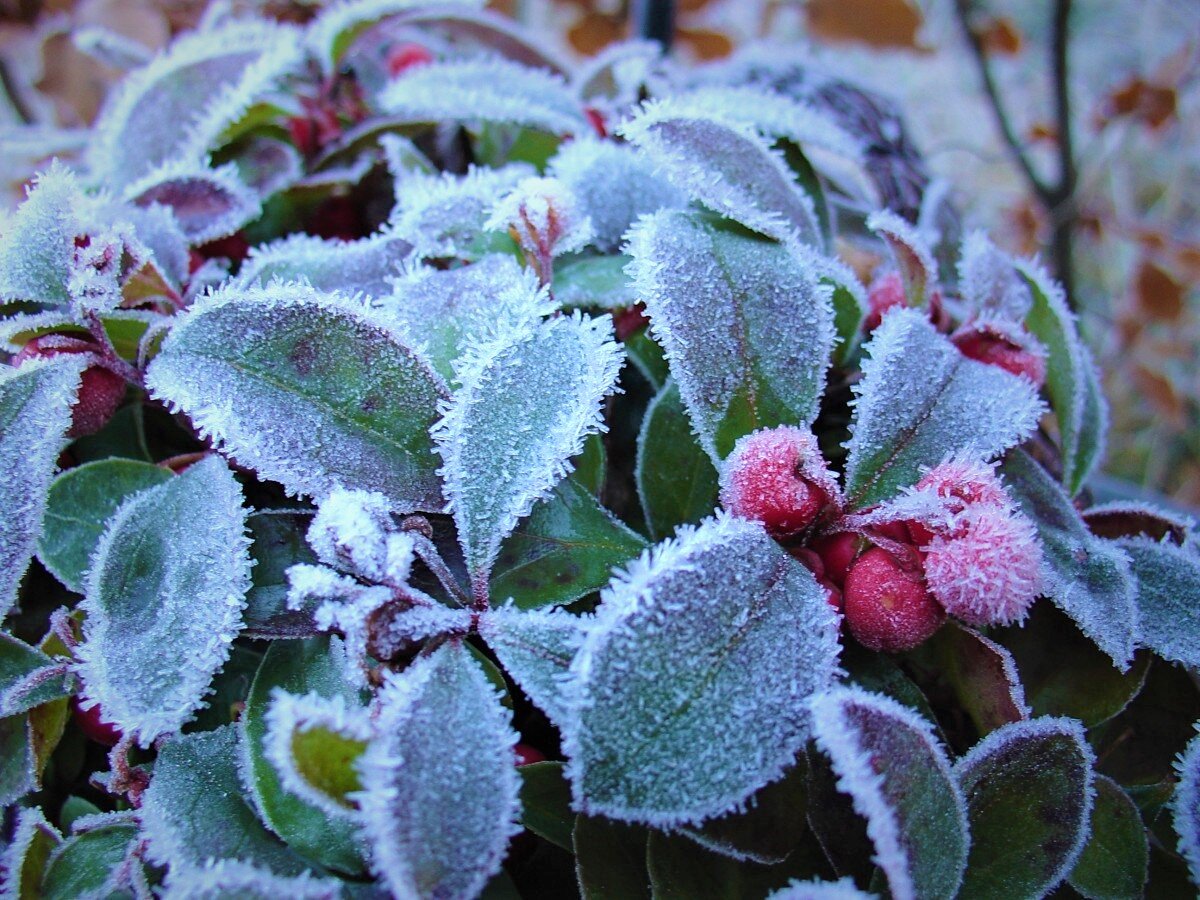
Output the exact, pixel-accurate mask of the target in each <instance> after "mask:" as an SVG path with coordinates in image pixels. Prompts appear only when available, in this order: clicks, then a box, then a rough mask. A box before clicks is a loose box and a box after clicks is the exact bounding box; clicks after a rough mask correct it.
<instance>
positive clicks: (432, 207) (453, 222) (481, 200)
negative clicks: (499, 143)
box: [390, 67, 532, 258]
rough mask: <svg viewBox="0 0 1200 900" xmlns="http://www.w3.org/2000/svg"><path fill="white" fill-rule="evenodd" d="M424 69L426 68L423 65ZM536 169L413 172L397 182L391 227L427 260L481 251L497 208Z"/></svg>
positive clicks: (525, 167)
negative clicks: (479, 248) (483, 239)
mask: <svg viewBox="0 0 1200 900" xmlns="http://www.w3.org/2000/svg"><path fill="white" fill-rule="evenodd" d="M423 68H424V67H423ZM531 172H532V169H531V167H529V166H526V165H524V164H523V163H522V164H513V165H509V166H504V167H502V168H499V169H478V168H471V169H470V170H469V171H468V172H467V174H466V175H464V176H458V175H453V174H450V173H442V174H437V175H424V174H421V173H417V172H414V173H411V174H409V175H407V176H405V177H404V178H403V179H401V180H400V181H399V182H398V183H397V184H396V197H397V201H396V208H395V210H393V212H392V217H391V220H390V225H391V228H392V230H393V232H394V233H395V234H396V236H397V237H399V238H401V239H403V240H405V241H407V242H408V243H410V244H412V247H413V254H414V255H415V256H417V257H422V258H443V257H454V256H458V257H470V256H477V255H481V253H479V252H477V249H476V248H477V247H479V246H480V244H481V243H482V242H481V236H482V235H483V233H484V230H485V226H484V223H485V222H486V221H487V219H488V217H489V216H490V215H491V211H492V207H493V206H494V205H495V204H496V201H497V200H499V199H500V198H501V197H502V196H503V195H504V194H505V193H506V192H508V191H509V190H511V189H512V188H513V187H514V186H515V185H516V184H517V183H518V182H519V181H521V179H523V178H526V177H528V176H529V175H530V174H531Z"/></svg>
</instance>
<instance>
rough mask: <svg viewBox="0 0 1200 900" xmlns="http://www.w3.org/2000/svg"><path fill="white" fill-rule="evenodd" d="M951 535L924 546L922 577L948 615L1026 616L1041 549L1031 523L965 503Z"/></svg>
mask: <svg viewBox="0 0 1200 900" xmlns="http://www.w3.org/2000/svg"><path fill="white" fill-rule="evenodd" d="M958 524H959V527H958V528H957V529H955V532H954V533H953V534H951V535H936V536H935V537H934V538H933V540H932V541H931V542H930V543H929V545H928V546H927V547H926V548H925V549H926V552H925V580H926V582H927V583H928V585H929V590H930V591H931V592H932V594H933V596H934V597H935V598H936V599H937V601H938V603H940V604H941V605H942V606H943V607H944V608H945V610H946V612H948V613H950V615H952V616H955V617H956V618H958V619H961V620H962V621H964V622H966V623H967V624H968V625H1007V624H1011V623H1013V622H1019V621H1021V620H1023V619H1024V618H1025V614H1026V613H1027V612H1028V611H1029V607H1030V606H1031V605H1032V604H1033V601H1034V600H1035V599H1037V596H1038V594H1039V593H1040V592H1041V589H1042V578H1041V570H1042V551H1041V547H1040V546H1039V545H1038V540H1037V532H1036V530H1035V529H1034V526H1033V523H1032V522H1030V521H1029V519H1027V518H1026V517H1025V516H1024V515H1022V514H1020V513H1017V512H1014V511H1013V510H1011V509H1009V508H1006V507H1002V506H994V505H989V504H983V505H977V506H972V507H969V508H968V509H967V510H966V511H965V512H963V513H962V514H961V515H960V516H959V517H958Z"/></svg>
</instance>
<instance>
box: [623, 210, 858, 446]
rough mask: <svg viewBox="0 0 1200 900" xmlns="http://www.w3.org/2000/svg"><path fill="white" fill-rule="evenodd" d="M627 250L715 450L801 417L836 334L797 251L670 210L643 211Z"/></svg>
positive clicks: (825, 294) (807, 412)
mask: <svg viewBox="0 0 1200 900" xmlns="http://www.w3.org/2000/svg"><path fill="white" fill-rule="evenodd" d="M628 250H629V254H630V255H631V256H632V257H633V262H632V263H631V264H630V273H631V275H632V280H633V285H634V291H635V293H636V294H637V296H638V297H639V298H640V299H641V300H642V301H643V302H644V303H645V304H646V309H647V311H648V312H649V313H650V318H651V323H652V324H651V329H652V331H653V333H654V335H655V337H656V339H657V340H658V341H659V342H660V343H661V344H662V345H663V348H664V350H665V351H666V355H667V359H668V360H670V364H671V373H672V375H673V376H674V378H675V381H676V383H677V384H678V385H679V393H680V395H681V396H682V398H683V401H684V403H685V404H686V406H687V409H688V412H689V413H690V414H691V418H692V424H693V426H694V427H695V429H696V432H697V434H698V435H699V437H700V440H701V443H702V444H703V446H704V449H705V450H707V451H708V453H709V455H710V456H711V457H712V458H713V460H714V461H719V460H721V459H723V458H724V457H726V456H727V455H729V452H730V451H731V450H732V449H733V445H734V444H735V443H736V441H737V439H738V438H740V437H742V436H743V435H746V434H749V433H750V432H752V431H755V430H756V429H759V428H766V427H770V426H774V425H784V424H787V425H809V424H811V423H812V421H813V420H814V419H815V418H816V415H817V411H818V407H819V405H820V398H821V393H822V391H823V389H824V386H825V373H826V370H827V369H828V368H829V362H830V354H831V352H832V350H833V345H834V340H835V334H834V315H833V307H832V305H831V303H830V299H829V291H828V290H827V289H824V288H821V287H819V286H818V284H817V281H816V279H815V278H814V275H815V273H814V272H812V271H811V270H810V268H809V267H808V266H806V265H805V260H804V257H802V256H801V255H799V254H797V253H796V252H794V251H793V250H792V249H791V248H790V247H789V246H787V245H783V244H777V243H774V242H772V241H768V240H764V239H763V238H760V237H757V236H754V235H750V234H746V233H744V232H740V231H736V230H733V229H730V228H726V227H723V226H722V225H720V224H719V223H717V222H715V221H714V220H712V219H711V218H709V217H706V216H702V215H700V214H697V213H694V212H684V211H669V210H664V211H661V212H658V213H655V214H654V215H652V216H648V217H644V218H643V219H642V220H641V221H640V222H639V223H638V225H637V226H636V227H635V228H634V229H633V231H632V232H631V233H630V237H629V247H628ZM784 323H786V327H784Z"/></svg>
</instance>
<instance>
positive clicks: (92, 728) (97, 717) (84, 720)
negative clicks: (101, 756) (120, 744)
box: [71, 697, 122, 747]
mask: <svg viewBox="0 0 1200 900" xmlns="http://www.w3.org/2000/svg"><path fill="white" fill-rule="evenodd" d="M71 717H72V718H73V719H74V720H75V724H76V725H78V726H79V730H80V731H82V732H83V733H84V736H85V737H87V739H88V740H89V741H95V742H96V743H97V744H103V745H104V746H105V747H115V746H116V744H117V741H119V740H121V737H122V734H121V729H120V728H118V727H117V726H116V725H114V724H112V723H111V722H109V721H108V720H106V719H105V718H104V713H103V712H101V710H100V706H99V705H98V704H97V705H96V706H93V707H92V708H91V709H81V708H80V706H79V698H78V697H72V698H71Z"/></svg>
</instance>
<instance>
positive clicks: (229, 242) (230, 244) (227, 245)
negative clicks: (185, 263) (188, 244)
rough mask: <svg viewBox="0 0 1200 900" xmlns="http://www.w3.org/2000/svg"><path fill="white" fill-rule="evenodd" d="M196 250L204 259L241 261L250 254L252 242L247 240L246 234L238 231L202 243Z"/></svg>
mask: <svg viewBox="0 0 1200 900" xmlns="http://www.w3.org/2000/svg"><path fill="white" fill-rule="evenodd" d="M196 250H197V251H198V252H199V254H200V256H201V258H202V259H218V258H224V259H228V260H231V261H232V262H235V263H240V262H241V261H242V260H244V259H245V258H246V257H247V256H249V255H250V242H249V241H247V240H246V236H245V235H244V234H243V233H242V232H240V231H237V232H234V233H233V234H231V235H228V236H227V237H223V238H217V239H216V240H215V241H209V242H208V243H207V244H202V245H201V246H199V247H197V248H196Z"/></svg>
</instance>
